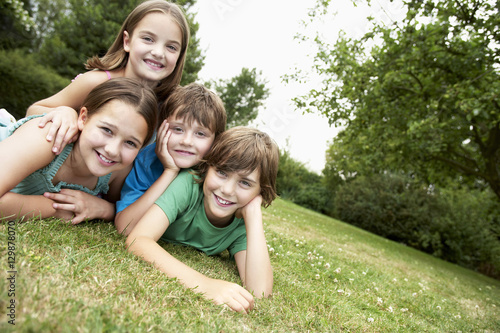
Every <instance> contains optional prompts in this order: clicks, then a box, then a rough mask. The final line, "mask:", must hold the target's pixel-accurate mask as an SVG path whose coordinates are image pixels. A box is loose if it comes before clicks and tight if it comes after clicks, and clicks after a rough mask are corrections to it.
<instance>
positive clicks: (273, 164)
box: [197, 126, 279, 207]
mask: <svg viewBox="0 0 500 333" xmlns="http://www.w3.org/2000/svg"><path fill="white" fill-rule="evenodd" d="M278 163H279V148H278V145H277V144H276V143H275V142H274V140H273V139H271V137H269V135H267V134H266V133H264V132H261V131H259V130H258V129H255V128H249V127H243V126H238V127H233V128H231V129H228V130H227V131H225V132H223V133H222V134H221V135H220V136H219V137H218V138H217V139H216V140H215V142H214V145H213V146H212V148H211V149H210V151H209V152H208V154H207V155H205V158H204V159H203V161H202V163H201V164H200V168H199V170H198V172H197V173H198V175H199V176H200V179H199V181H198V182H199V183H202V182H203V181H205V176H206V174H207V172H208V168H209V167H214V168H216V169H217V170H222V171H226V172H248V173H251V172H253V170H259V174H260V179H259V182H260V188H261V192H260V194H261V195H262V205H263V206H264V207H267V206H269V205H270V204H271V203H272V201H273V200H274V199H275V198H276V197H277V194H276V177H277V175H278Z"/></svg>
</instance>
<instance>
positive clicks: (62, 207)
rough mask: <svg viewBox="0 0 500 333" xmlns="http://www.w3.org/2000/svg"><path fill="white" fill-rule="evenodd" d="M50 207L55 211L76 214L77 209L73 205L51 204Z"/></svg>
mask: <svg viewBox="0 0 500 333" xmlns="http://www.w3.org/2000/svg"><path fill="white" fill-rule="evenodd" d="M52 207H53V208H54V209H56V210H65V211H67V212H73V213H76V211H77V207H76V205H75V204H62V203H53V204H52Z"/></svg>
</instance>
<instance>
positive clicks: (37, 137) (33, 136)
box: [0, 119, 55, 218]
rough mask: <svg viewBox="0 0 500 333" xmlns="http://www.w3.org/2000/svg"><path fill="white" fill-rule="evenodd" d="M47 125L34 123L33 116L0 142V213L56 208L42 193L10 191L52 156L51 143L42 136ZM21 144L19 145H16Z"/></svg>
mask: <svg viewBox="0 0 500 333" xmlns="http://www.w3.org/2000/svg"><path fill="white" fill-rule="evenodd" d="M46 132H47V130H46V129H40V128H38V126H37V120H36V119H33V120H30V121H28V122H26V123H25V124H23V125H22V126H21V127H19V128H18V129H17V130H16V131H15V132H14V133H13V134H12V135H11V136H10V137H8V138H6V139H5V140H3V141H2V142H0V155H1V156H4V157H5V158H4V159H3V161H2V163H0V175H8V176H3V177H0V215H1V216H3V217H7V216H12V217H14V218H16V217H21V216H23V215H28V216H38V215H41V216H42V217H48V216H52V215H53V214H54V212H55V210H54V208H53V207H52V203H53V202H52V200H50V199H47V198H45V197H43V196H41V195H39V196H34V195H21V194H16V193H11V192H9V191H10V190H12V189H13V188H14V187H15V186H16V185H17V184H19V183H20V182H21V181H22V180H23V179H24V178H26V177H27V176H28V175H30V174H31V173H33V172H34V171H36V170H38V169H40V168H42V167H45V166H46V165H48V164H49V163H50V162H51V161H52V160H53V159H54V157H55V155H54V154H53V153H52V152H51V144H50V143H48V142H47V141H45V140H44V139H43V138H44V136H45V135H46ZM20 147H22V149H19V148H20Z"/></svg>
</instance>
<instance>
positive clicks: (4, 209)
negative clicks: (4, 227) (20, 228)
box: [0, 192, 56, 220]
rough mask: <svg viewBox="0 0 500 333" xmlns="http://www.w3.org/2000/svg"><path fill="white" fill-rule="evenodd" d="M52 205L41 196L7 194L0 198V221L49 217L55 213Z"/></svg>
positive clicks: (50, 201)
mask: <svg viewBox="0 0 500 333" xmlns="http://www.w3.org/2000/svg"><path fill="white" fill-rule="evenodd" d="M52 204H53V201H52V200H50V199H47V198H45V197H44V196H42V195H22V194H18V193H13V192H7V193H5V194H4V195H3V196H2V197H0V219H8V220H14V219H17V218H21V217H26V218H32V217H41V218H46V217H51V216H54V214H55V213H56V210H55V209H54V208H53V207H52Z"/></svg>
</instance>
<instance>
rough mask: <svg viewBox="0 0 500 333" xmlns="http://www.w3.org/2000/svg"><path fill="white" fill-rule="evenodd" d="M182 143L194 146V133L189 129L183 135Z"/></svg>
mask: <svg viewBox="0 0 500 333" xmlns="http://www.w3.org/2000/svg"><path fill="white" fill-rule="evenodd" d="M181 144H182V145H184V146H192V145H193V134H192V133H191V132H189V131H187V132H185V133H184V135H183V136H182V140H181Z"/></svg>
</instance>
